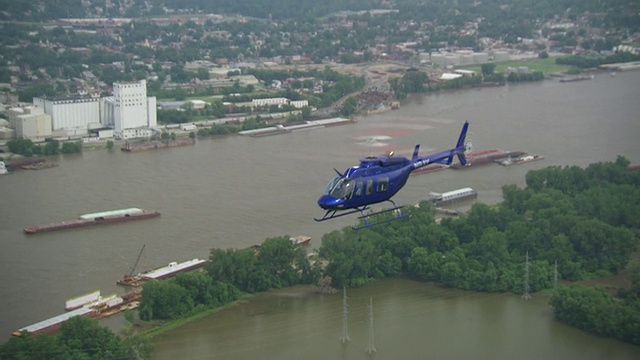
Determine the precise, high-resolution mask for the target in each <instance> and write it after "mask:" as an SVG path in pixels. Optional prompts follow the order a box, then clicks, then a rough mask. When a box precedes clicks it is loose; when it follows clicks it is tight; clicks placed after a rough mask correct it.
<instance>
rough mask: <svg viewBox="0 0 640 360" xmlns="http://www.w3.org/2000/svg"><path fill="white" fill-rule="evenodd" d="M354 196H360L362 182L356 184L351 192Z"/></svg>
mask: <svg viewBox="0 0 640 360" xmlns="http://www.w3.org/2000/svg"><path fill="white" fill-rule="evenodd" d="M353 195H354V196H362V181H358V182H357V183H356V190H355V191H354V192H353Z"/></svg>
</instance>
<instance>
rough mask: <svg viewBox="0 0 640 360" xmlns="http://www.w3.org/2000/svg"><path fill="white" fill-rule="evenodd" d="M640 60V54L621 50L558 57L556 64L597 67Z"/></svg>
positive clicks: (584, 67) (585, 67) (586, 67)
mask: <svg viewBox="0 0 640 360" xmlns="http://www.w3.org/2000/svg"><path fill="white" fill-rule="evenodd" d="M631 61H640V55H633V54H631V53H628V52H621V53H617V54H614V55H609V56H584V55H571V56H562V57H558V58H556V64H559V65H572V66H575V67H577V68H580V69H590V68H597V67H598V66H600V65H605V64H615V63H624V62H631Z"/></svg>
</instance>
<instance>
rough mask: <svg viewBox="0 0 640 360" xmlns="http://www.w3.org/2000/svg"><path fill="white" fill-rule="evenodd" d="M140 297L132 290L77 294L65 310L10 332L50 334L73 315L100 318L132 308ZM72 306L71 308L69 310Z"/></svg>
mask: <svg viewBox="0 0 640 360" xmlns="http://www.w3.org/2000/svg"><path fill="white" fill-rule="evenodd" d="M141 299H142V292H141V291H139V290H138V291H133V292H130V293H126V294H123V295H115V294H114V295H110V296H106V297H102V296H100V291H94V292H92V293H89V294H86V295H82V296H79V297H77V298H74V299H70V300H68V301H67V302H66V304H65V308H67V310H68V311H67V312H65V313H63V314H60V315H57V316H54V317H52V318H49V319H47V320H43V321H40V322H38V323H35V324H33V325H29V326H25V327H23V328H20V329H19V330H17V331H14V332H13V333H12V335H13V336H22V335H23V334H25V333H26V334H30V335H31V334H33V335H36V334H51V333H55V332H57V331H58V330H60V327H61V326H62V324H63V323H65V322H67V321H68V320H69V319H71V318H72V317H74V316H86V317H90V318H92V319H101V318H104V317H107V316H110V315H113V314H116V313H119V312H121V311H124V310H128V309H134V308H136V307H137V306H138V304H139V301H140V300H141ZM71 308H73V310H70V309H71Z"/></svg>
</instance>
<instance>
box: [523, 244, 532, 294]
mask: <svg viewBox="0 0 640 360" xmlns="http://www.w3.org/2000/svg"><path fill="white" fill-rule="evenodd" d="M523 285H524V286H523V287H524V291H523V292H522V298H523V299H525V300H529V299H531V294H529V290H530V288H529V252H528V251H527V255H526V260H525V263H524V284H523Z"/></svg>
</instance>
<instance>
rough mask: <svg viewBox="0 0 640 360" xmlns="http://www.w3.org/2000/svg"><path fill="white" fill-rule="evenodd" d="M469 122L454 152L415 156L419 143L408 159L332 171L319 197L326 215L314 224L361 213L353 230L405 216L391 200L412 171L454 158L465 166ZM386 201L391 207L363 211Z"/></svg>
mask: <svg viewBox="0 0 640 360" xmlns="http://www.w3.org/2000/svg"><path fill="white" fill-rule="evenodd" d="M468 128H469V122H468V121H467V122H465V123H464V125H463V126H462V131H461V132H460V137H459V138H458V142H457V143H456V147H455V148H453V149H449V150H445V151H440V152H437V153H434V154H431V155H427V156H418V151H419V150H420V144H418V145H416V147H415V149H414V150H413V156H412V158H411V160H409V159H407V158H406V157H404V156H398V155H393V152H392V153H390V154H388V155H379V156H369V157H366V158H364V159H360V165H357V166H352V167H350V168H348V169H347V171H345V172H344V173H340V172H339V171H338V170H336V169H334V170H335V172H336V173H337V174H338V176H336V177H334V178H333V179H331V181H329V183H328V184H327V186H326V188H325V189H324V192H323V193H322V196H321V197H320V198H319V199H318V205H320V207H321V208H322V209H324V210H326V213H325V214H324V216H323V217H322V218H320V219H318V218H316V219H314V220H316V221H326V220H331V219H335V218H338V217H342V216H345V215H350V214H354V213H358V212H359V213H360V214H361V216H360V217H359V219H363V220H364V225H362V226H358V227H354V229H355V230H359V229H362V228H364V227H369V226H373V225H378V224H381V223H385V222H389V221H393V220H397V219H400V218H404V217H407V215H405V214H402V212H401V207H398V205H396V203H395V202H394V201H393V200H391V197H392V196H393V195H395V194H396V193H397V192H398V191H400V189H402V187H403V186H404V185H405V184H406V183H407V179H408V178H409V175H410V174H411V172H412V171H413V170H416V169H419V168H421V167H424V166H427V165H430V164H445V165H451V163H452V162H453V157H454V156H457V157H458V160H459V161H460V164H461V165H466V164H467V159H466V157H465V152H466V151H467V150H468V149H467V146H466V145H465V139H466V136H467V129H468ZM384 201H389V202H390V203H391V204H393V207H392V208H390V209H386V210H383V211H380V212H376V213H369V214H366V213H365V211H366V210H368V209H369V207H370V206H371V205H373V204H377V203H381V202H384ZM392 211H393V212H395V216H394V217H391V218H388V219H385V220H383V221H380V222H376V223H371V222H370V221H369V219H370V218H371V217H373V216H375V215H379V214H382V213H387V212H392Z"/></svg>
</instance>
